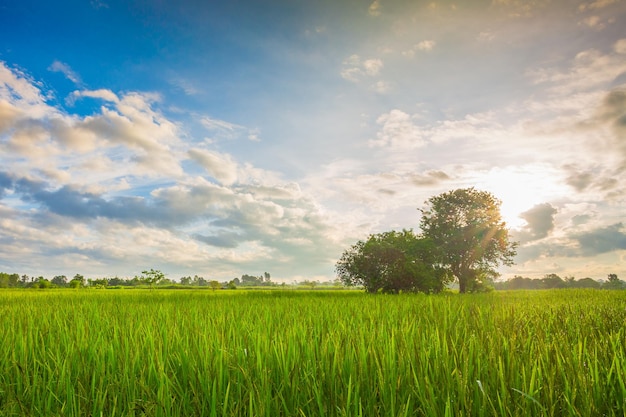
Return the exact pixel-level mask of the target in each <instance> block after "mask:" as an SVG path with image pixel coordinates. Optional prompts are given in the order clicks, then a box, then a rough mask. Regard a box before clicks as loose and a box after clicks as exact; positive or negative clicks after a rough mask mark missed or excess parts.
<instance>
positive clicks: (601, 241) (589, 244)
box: [574, 223, 626, 256]
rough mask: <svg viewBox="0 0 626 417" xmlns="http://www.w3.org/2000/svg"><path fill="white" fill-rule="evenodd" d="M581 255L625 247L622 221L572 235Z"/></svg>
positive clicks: (625, 236) (625, 231)
mask: <svg viewBox="0 0 626 417" xmlns="http://www.w3.org/2000/svg"><path fill="white" fill-rule="evenodd" d="M574 239H575V240H576V241H577V243H578V245H579V249H580V252H581V254H582V255H583V256H595V255H599V254H603V253H607V252H613V251H616V250H624V249H626V229H625V228H624V224H623V223H616V224H613V225H610V226H606V227H601V228H597V229H595V230H592V231H589V232H585V233H580V234H578V235H575V236H574Z"/></svg>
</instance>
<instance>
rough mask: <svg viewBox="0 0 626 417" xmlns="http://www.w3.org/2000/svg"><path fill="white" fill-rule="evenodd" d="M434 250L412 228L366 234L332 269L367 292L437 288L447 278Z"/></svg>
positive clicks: (342, 279) (345, 282) (348, 282)
mask: <svg viewBox="0 0 626 417" xmlns="http://www.w3.org/2000/svg"><path fill="white" fill-rule="evenodd" d="M435 254H436V250H435V248H434V246H433V245H432V242H431V241H429V240H428V239H423V238H419V237H418V236H416V235H415V234H414V233H413V231H412V230H403V231H402V232H397V231H391V232H385V233H380V234H374V235H370V237H369V238H368V239H367V240H366V241H358V242H357V243H356V244H354V245H353V246H352V247H351V248H350V249H348V250H346V251H345V252H344V253H343V255H342V257H341V259H340V260H339V261H338V262H337V264H336V266H335V270H336V272H337V275H338V277H339V279H340V280H341V281H342V282H343V283H344V284H345V285H348V286H357V285H358V286H363V287H364V288H365V290H366V291H367V292H370V293H375V292H378V291H381V292H385V293H398V292H400V291H404V292H418V291H421V292H439V291H441V290H442V289H443V287H444V285H445V283H446V282H447V275H446V271H445V270H444V269H443V268H441V267H440V266H439V265H438V262H437V259H436V257H435Z"/></svg>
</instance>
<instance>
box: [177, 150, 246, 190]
mask: <svg viewBox="0 0 626 417" xmlns="http://www.w3.org/2000/svg"><path fill="white" fill-rule="evenodd" d="M188 154H189V157H190V158H191V159H192V160H194V161H196V162H197V163H199V164H200V165H202V167H204V169H206V170H207V172H208V173H209V174H210V175H211V176H212V177H213V178H215V179H216V180H217V181H219V182H220V183H221V184H225V185H232V184H233V183H235V181H237V163H236V162H234V161H233V159H232V157H231V156H230V155H227V154H220V153H218V152H214V151H210V150H206V149H190V150H189V152H188Z"/></svg>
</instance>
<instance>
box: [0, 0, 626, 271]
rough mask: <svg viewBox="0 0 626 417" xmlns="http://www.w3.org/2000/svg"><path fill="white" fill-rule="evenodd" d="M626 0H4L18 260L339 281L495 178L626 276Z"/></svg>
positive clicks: (563, 254) (571, 257) (564, 267)
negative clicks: (370, 247) (434, 206)
mask: <svg viewBox="0 0 626 417" xmlns="http://www.w3.org/2000/svg"><path fill="white" fill-rule="evenodd" d="M624 28H626V1H623V0H578V1H577V0H555V1H544V0H529V1H522V0H493V1H482V0H471V1H462V2H461V1H457V2H450V1H433V2H431V1H419V0H412V1H406V0H374V1H372V0H364V1H361V0H343V1H334V0H332V1H330V0H321V1H305V0H289V1H287V0H276V1H269V2H260V1H253V0H234V1H230V2H217V1H206V0H205V1H200V0H180V1H177V2H168V1H162V0H128V1H127V0H124V1H122V0H119V1H118V0H91V1H87V0H81V1H78V0H73V1H70V0H59V1H55V2H49V1H34V0H22V1H19V2H16V1H11V0H0V271H3V272H9V273H14V272H16V273H19V274H27V275H31V276H40V275H43V276H46V277H52V276H55V275H67V276H69V277H71V276H74V275H75V274H77V273H80V274H83V275H85V276H86V277H110V276H116V275H117V276H120V277H132V276H134V275H138V274H140V273H141V271H142V270H145V269H149V268H154V269H160V270H162V271H163V272H164V273H165V274H166V275H167V276H168V277H169V278H171V279H178V278H179V277H181V276H186V275H195V274H197V275H200V276H204V277H206V278H207V279H209V278H210V279H218V280H229V279H232V278H234V277H238V276H241V275H242V274H250V275H261V274H263V273H264V272H269V273H270V274H271V276H272V279H273V280H274V281H279V282H280V281H283V282H285V281H286V282H290V281H293V280H299V281H301V280H305V279H308V280H332V279H334V278H335V274H334V265H335V263H336V262H337V260H338V259H339V258H340V256H341V254H342V252H343V251H344V250H345V249H347V248H349V247H350V246H351V245H352V244H354V243H356V241H358V240H362V239H366V238H367V237H368V235H369V234H371V233H379V232H383V231H388V230H392V229H394V230H400V229H403V228H406V229H409V228H412V229H414V230H415V231H419V222H420V212H419V210H418V209H419V208H421V207H424V204H425V201H426V200H427V199H428V198H430V197H432V196H435V195H438V194H441V193H443V192H447V191H450V190H454V189H457V188H467V187H475V188H476V189H479V190H485V191H489V192H491V193H492V194H493V195H494V196H496V197H497V198H498V199H500V200H501V201H502V215H503V218H504V220H505V221H506V223H507V226H508V227H509V229H510V234H511V237H512V239H513V240H515V241H518V242H519V248H518V254H517V256H516V258H515V262H516V263H515V265H514V266H512V267H503V268H501V269H500V272H501V274H502V278H503V279H506V278H509V277H512V276H514V275H522V276H525V277H531V278H538V277H542V276H544V275H546V274H552V273H555V274H558V275H560V276H561V277H566V276H574V277H576V278H578V279H580V278H584V277H592V278H595V279H605V278H606V276H607V274H610V273H616V274H618V276H619V277H620V278H622V279H626V214H625V210H624V208H625V207H626V206H625V204H626V186H624V184H625V183H626V30H624Z"/></svg>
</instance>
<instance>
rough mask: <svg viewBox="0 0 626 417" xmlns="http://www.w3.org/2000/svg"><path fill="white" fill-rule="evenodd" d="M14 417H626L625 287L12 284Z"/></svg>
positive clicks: (1, 389)
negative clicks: (387, 289) (429, 291)
mask: <svg viewBox="0 0 626 417" xmlns="http://www.w3.org/2000/svg"><path fill="white" fill-rule="evenodd" d="M0 313H1V314H0V332H1V334H2V338H1V340H0V415H2V416H14V415H15V416H18V415H19V416H21V415H32V416H84V415H92V416H100V415H102V416H130V415H133V416H137V415H145V416H190V415H205V416H368V417H369V416H456V415H472V416H527V415H546V416H590V415H606V416H618V415H620V416H623V415H624V413H625V412H626V354H625V348H624V345H625V341H626V332H625V330H624V324H625V323H626V293H624V292H618V291H616V292H609V291H594V290H561V291H543V292H542V291H535V292H496V293H491V294H481V295H465V296H459V295H458V294H441V295H437V296H425V295H408V294H407V295H398V296H392V295H368V294H362V293H358V292H354V291H343V292H342V291H332V292H331V291H328V292H325V291H310V292H309V291H287V290H282V291H281V290H276V291H258V292H255V291H239V290H238V291H217V292H212V291H211V292H205V291H163V290H157V291H149V290H128V291H106V290H100V291H99V290H93V291H88V290H85V291H72V290H67V291H61V290H59V291H37V290H31V291H5V292H0Z"/></svg>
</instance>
